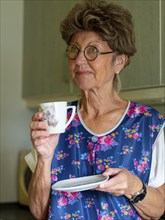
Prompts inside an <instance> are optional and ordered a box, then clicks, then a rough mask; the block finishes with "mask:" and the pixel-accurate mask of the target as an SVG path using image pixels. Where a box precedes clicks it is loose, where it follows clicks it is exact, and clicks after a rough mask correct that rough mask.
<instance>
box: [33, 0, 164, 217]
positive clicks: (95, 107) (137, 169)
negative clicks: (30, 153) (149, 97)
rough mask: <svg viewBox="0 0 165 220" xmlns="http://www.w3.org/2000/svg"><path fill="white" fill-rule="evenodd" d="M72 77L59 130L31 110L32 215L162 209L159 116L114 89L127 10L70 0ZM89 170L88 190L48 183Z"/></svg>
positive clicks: (153, 213) (64, 29)
mask: <svg viewBox="0 0 165 220" xmlns="http://www.w3.org/2000/svg"><path fill="white" fill-rule="evenodd" d="M60 30H61V33H62V37H63V39H64V40H65V41H66V43H67V49H66V54H67V57H68V65H69V68H70V73H71V78H72V80H73V82H74V83H75V84H76V85H77V86H78V87H79V88H80V90H81V94H82V96H81V99H80V100H78V101H75V102H73V103H72V104H73V105H75V106H76V107H77V108H76V109H77V110H76V115H75V117H74V119H73V121H72V123H71V125H70V126H69V127H68V128H67V130H66V132H65V133H63V134H60V135H57V134H53V135H52V134H51V135H50V134H49V133H48V131H47V125H46V123H45V122H43V121H42V113H39V112H38V113H36V114H35V115H34V116H33V118H32V122H31V125H30V127H31V139H32V143H33V146H34V148H35V150H36V151H37V155H38V158H37V165H36V168H35V172H34V174H33V176H32V179H31V183H30V185H29V205H30V209H31V212H32V213H33V215H34V216H35V218H37V219H54V220H56V219H57V220H59V219H84V220H91V219H93V220H96V219H102V220H103V219H107V220H108V219H117V220H120V219H121V220H124V219H138V220H140V219H158V218H159V217H160V216H161V215H162V214H163V212H164V201H165V192H164V176H163V173H164V171H163V169H164V168H163V167H164V159H163V149H164V140H163V124H164V119H163V117H162V116H161V115H160V114H159V113H158V112H157V111H156V110H154V109H153V108H151V107H148V106H145V105H141V104H137V103H134V102H131V101H128V100H124V99H122V98H121V97H119V95H118V90H119V82H120V81H119V73H120V72H121V71H122V70H123V68H125V67H126V66H127V65H128V64H129V62H130V58H131V56H133V55H134V53H135V52H136V49H135V38H134V31H133V24H132V16H131V14H130V13H129V12H128V11H127V10H125V9H123V8H122V7H120V6H118V5H115V4H112V3H111V4H109V3H107V2H105V1H99V0H94V1H87V2H86V3H84V4H76V5H75V7H74V8H73V9H72V10H71V12H70V13H69V14H68V16H67V17H66V19H65V20H64V21H63V22H62V23H61V29H60ZM95 174H102V175H103V176H110V179H109V180H108V181H107V182H105V183H103V184H101V185H99V186H98V187H97V188H95V189H94V190H85V191H81V192H74V193H71V192H69V193H68V192H64V191H56V190H52V189H51V186H52V185H53V184H54V183H56V182H57V181H59V180H64V179H70V178H75V177H84V176H90V175H95Z"/></svg>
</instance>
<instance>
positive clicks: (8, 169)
mask: <svg viewBox="0 0 165 220" xmlns="http://www.w3.org/2000/svg"><path fill="white" fill-rule="evenodd" d="M0 10H1V11H0V20H1V24H0V25H1V26H0V27H1V30H0V33H1V37H0V38H1V45H0V48H1V56H0V58H1V63H0V67H1V80H0V81H1V121H0V124H1V128H0V132H1V137H0V140H1V142H0V144H1V145H0V202H15V201H17V200H18V195H17V175H18V174H17V165H18V154H19V151H20V150H21V149H26V148H30V147H31V144H30V141H29V122H30V120H31V115H32V110H28V109H27V108H26V106H25V102H24V100H23V99H22V97H21V96H22V94H21V93H22V63H23V60H22V52H23V51H22V48H23V1H22V0H14V1H12V0H7V1H6V0H1V1H0Z"/></svg>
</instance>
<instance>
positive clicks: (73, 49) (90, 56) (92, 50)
mask: <svg viewBox="0 0 165 220" xmlns="http://www.w3.org/2000/svg"><path fill="white" fill-rule="evenodd" d="M80 51H81V52H83V53H84V56H85V58H86V59H87V60H88V61H93V60H95V59H96V58H97V56H98V55H102V54H109V53H113V52H114V51H109V52H100V51H99V50H98V49H97V47H95V46H93V45H89V46H87V47H86V48H85V49H84V50H81V49H80V48H79V47H78V46H77V45H75V44H69V45H68V47H67V48H66V54H67V56H68V58H69V59H71V60H75V59H76V58H77V56H78V55H79V53H80Z"/></svg>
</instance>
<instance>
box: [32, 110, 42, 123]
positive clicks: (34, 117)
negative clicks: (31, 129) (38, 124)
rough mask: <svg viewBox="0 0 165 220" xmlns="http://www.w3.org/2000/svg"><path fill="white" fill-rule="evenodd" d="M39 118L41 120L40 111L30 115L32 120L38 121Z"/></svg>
mask: <svg viewBox="0 0 165 220" xmlns="http://www.w3.org/2000/svg"><path fill="white" fill-rule="evenodd" d="M39 120H42V113H41V112H36V113H35V114H34V115H33V116H32V121H39Z"/></svg>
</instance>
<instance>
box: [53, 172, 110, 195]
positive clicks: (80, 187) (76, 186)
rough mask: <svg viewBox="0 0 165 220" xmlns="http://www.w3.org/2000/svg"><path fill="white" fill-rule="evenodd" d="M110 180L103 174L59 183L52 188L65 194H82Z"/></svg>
mask: <svg viewBox="0 0 165 220" xmlns="http://www.w3.org/2000/svg"><path fill="white" fill-rule="evenodd" d="M108 179H109V177H104V176H102V174H98V175H92V176H85V177H78V178H72V179H67V180H61V181H58V182H57V183H55V184H54V185H53V186H52V189H53V190H59V191H65V192H80V191H85V190H89V189H94V188H96V187H97V186H99V185H100V184H102V183H104V182H106V181H107V180H108Z"/></svg>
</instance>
